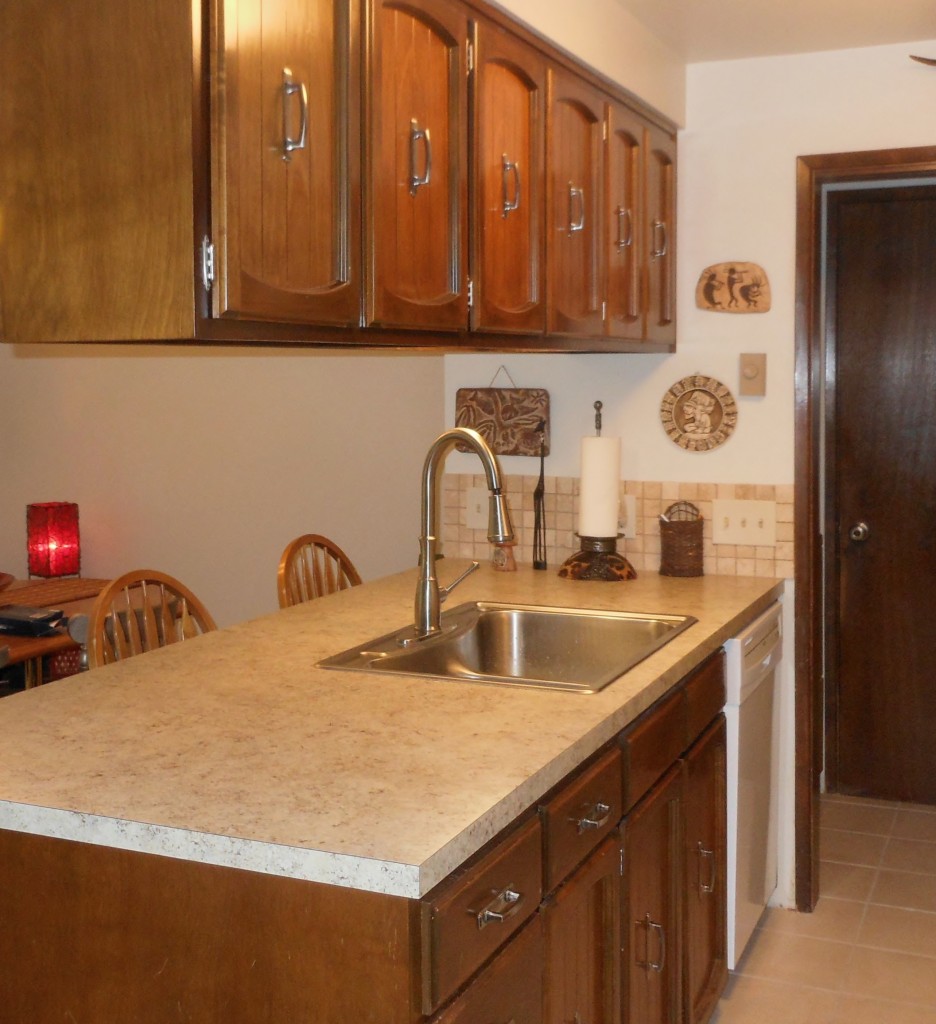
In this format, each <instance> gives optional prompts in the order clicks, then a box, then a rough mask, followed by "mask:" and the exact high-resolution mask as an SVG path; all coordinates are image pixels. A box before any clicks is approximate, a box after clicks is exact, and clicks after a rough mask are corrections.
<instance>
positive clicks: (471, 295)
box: [468, 277, 474, 309]
mask: <svg viewBox="0 0 936 1024" xmlns="http://www.w3.org/2000/svg"><path fill="white" fill-rule="evenodd" d="M473 305H474V281H473V280H472V279H471V278H470V277H469V278H468V308H469V309H471V307H472V306H473Z"/></svg>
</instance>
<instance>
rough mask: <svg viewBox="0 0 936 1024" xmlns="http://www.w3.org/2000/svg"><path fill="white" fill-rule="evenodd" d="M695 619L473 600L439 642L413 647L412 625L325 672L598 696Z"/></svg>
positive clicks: (330, 661)
mask: <svg viewBox="0 0 936 1024" xmlns="http://www.w3.org/2000/svg"><path fill="white" fill-rule="evenodd" d="M696 621H697V620H696V619H695V618H693V617H692V616H691V615H641V614H637V613H632V612H608V611H593V610H589V609H577V608H575V609H570V608H553V607H546V606H540V605H508V604H496V603H493V602H487V601H469V602H467V603H466V604H461V605H458V607H456V608H452V609H451V610H450V611H448V612H446V613H445V614H443V616H442V631H441V632H440V633H439V634H437V635H435V636H431V637H428V638H426V639H422V640H418V641H414V640H413V627H412V626H411V625H410V626H406V627H404V628H402V629H398V630H396V631H395V632H393V633H387V634H386V635H385V636H382V637H378V638H377V639H376V640H371V641H368V642H367V643H365V644H361V645H360V646H359V647H353V648H351V649H350V650H347V651H343V652H342V653H341V654H336V655H334V656H333V657H331V658H325V659H324V660H323V661H320V662H319V666H320V667H322V668H337V669H350V670H353V671H356V672H390V673H403V674H405V675H415V676H433V677H435V678H439V679H452V680H467V681H471V682H478V683H494V684H499V685H510V686H534V687H547V688H551V689H559V690H575V691H577V692H580V693H597V692H598V691H599V690H601V689H603V688H604V687H605V686H607V685H608V684H609V683H611V682H613V681H614V680H615V679H617V678H618V677H619V676H621V675H623V674H624V673H625V672H627V671H628V669H631V668H633V667H634V665H636V664H637V663H638V662H640V661H643V659H644V658H646V657H648V656H649V655H651V654H653V652H654V651H657V650H659V649H660V648H661V647H663V646H664V645H665V644H667V643H669V641H670V640H672V639H673V637H675V636H678V635H679V633H681V632H682V631H683V630H684V629H688V628H689V627H690V626H691V625H692V624H693V623H695V622H696Z"/></svg>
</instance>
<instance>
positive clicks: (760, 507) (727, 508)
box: [712, 498, 777, 547]
mask: <svg viewBox="0 0 936 1024" xmlns="http://www.w3.org/2000/svg"><path fill="white" fill-rule="evenodd" d="M712 540H713V541H714V542H715V543H716V544H747V545H752V546H755V547H769V546H771V545H773V544H776V543H777V506H776V504H775V503H774V502H772V501H753V500H745V499H733V500H732V499H728V498H716V499H715V500H714V501H713V502H712Z"/></svg>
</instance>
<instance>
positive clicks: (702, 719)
mask: <svg viewBox="0 0 936 1024" xmlns="http://www.w3.org/2000/svg"><path fill="white" fill-rule="evenodd" d="M724 706H725V654H724V652H723V651H719V652H718V653H717V654H715V655H713V657H711V658H709V659H708V661H705V662H703V663H702V664H701V665H700V666H699V667H698V668H697V669H696V670H695V671H694V672H693V673H692V674H691V675H690V676H689V678H688V679H687V680H686V714H687V716H688V727H689V730H688V734H687V737H686V739H687V743H694V742H695V739H696V737H697V736H699V735H700V734H701V733H702V732H703V731H704V730H705V728H706V727H707V726H708V724H709V722H711V721H712V719H713V718H714V717H715V716H716V715H717V714H718V713H719V712H720V711H721V710H722V708H723V707H724Z"/></svg>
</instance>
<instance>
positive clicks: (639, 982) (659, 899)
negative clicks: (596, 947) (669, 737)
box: [621, 765, 682, 1024]
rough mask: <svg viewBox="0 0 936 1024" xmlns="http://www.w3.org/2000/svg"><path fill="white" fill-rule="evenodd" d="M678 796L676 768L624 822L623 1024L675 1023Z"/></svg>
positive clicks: (677, 1009)
mask: <svg viewBox="0 0 936 1024" xmlns="http://www.w3.org/2000/svg"><path fill="white" fill-rule="evenodd" d="M681 795H682V777H681V772H680V767H679V766H678V765H676V766H674V767H673V768H672V769H670V771H669V772H668V773H667V774H666V775H665V776H664V777H663V778H662V779H661V780H660V782H659V783H658V784H657V785H656V786H655V787H654V788H653V789H652V790H651V791H650V793H648V794H647V796H646V797H645V798H644V799H643V800H642V801H641V802H640V803H639V804H638V805H637V807H635V808H634V810H633V811H632V812H631V813H630V814H629V815H628V816H627V818H625V819H624V886H623V892H624V898H623V901H622V903H623V911H622V924H621V930H622V938H623V943H622V949H623V969H622V970H623V984H624V998H623V1008H624V1009H623V1022H624V1024H676V1022H677V1021H678V1020H679V1012H680V1003H679V997H680V987H681V984H680V983H681V972H682V963H681V953H680V942H679V938H680V936H679V925H680V914H681V901H680V892H681V883H682V871H681V857H680V852H681V851H680V837H681V814H682V812H681V803H682V799H681Z"/></svg>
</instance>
